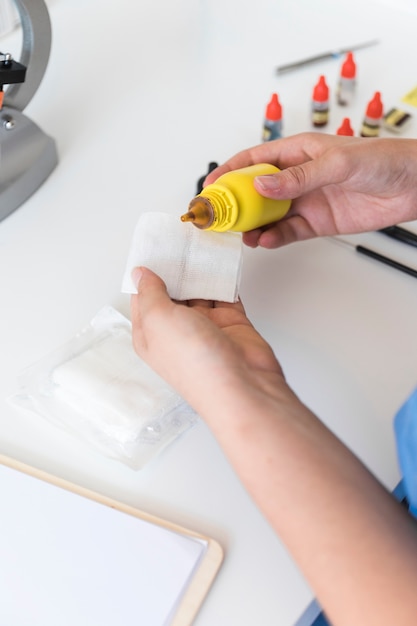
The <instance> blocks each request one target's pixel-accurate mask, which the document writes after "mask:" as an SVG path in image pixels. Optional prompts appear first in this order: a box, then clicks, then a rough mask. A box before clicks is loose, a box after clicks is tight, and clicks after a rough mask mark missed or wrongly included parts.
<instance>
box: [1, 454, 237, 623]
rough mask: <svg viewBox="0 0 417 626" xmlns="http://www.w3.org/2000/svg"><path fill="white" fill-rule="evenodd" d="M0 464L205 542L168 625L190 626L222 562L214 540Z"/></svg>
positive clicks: (7, 461) (8, 461)
mask: <svg viewBox="0 0 417 626" xmlns="http://www.w3.org/2000/svg"><path fill="white" fill-rule="evenodd" d="M0 464H1V465H4V466H6V467H9V468H11V469H14V470H17V471H19V472H22V473H24V474H28V475H29V476H32V477H34V478H38V479H40V480H43V481H45V482H47V483H50V484H52V485H55V486H56V487H60V488H61V489H65V490H66V491H70V492H72V493H75V494H77V495H79V496H82V497H84V498H88V499H89V500H93V501H95V502H98V503H99V504H103V505H105V506H108V507H110V508H112V509H116V510H118V511H121V512H122V513H127V514H128V515H132V516H133V517H137V518H139V519H142V520H144V521H147V522H150V523H151V524H155V525H157V526H161V527H162V528H166V529H168V530H171V531H173V532H176V533H180V534H182V535H185V536H186V537H193V538H196V539H201V540H203V541H205V542H206V543H207V550H206V552H205V554H204V556H203V557H202V560H201V563H200V565H199V566H198V569H197V571H196V572H195V574H194V575H193V578H192V579H191V581H190V582H189V584H188V587H187V589H186V591H185V593H184V595H183V597H182V599H181V601H180V604H179V606H178V608H177V610H176V612H175V615H174V616H173V618H172V621H171V626H191V624H192V623H193V620H194V618H195V616H196V615H197V613H198V611H199V609H200V607H201V605H202V603H203V601H204V599H205V597H206V595H207V594H208V592H209V589H210V587H211V585H212V583H213V581H214V579H215V577H216V575H217V572H218V570H219V568H220V566H221V564H222V562H223V558H224V552H223V548H222V547H221V545H220V544H219V543H218V542H217V541H216V540H215V539H212V538H211V537H207V536H206V535H202V534H200V533H197V532H195V531H193V530H190V529H188V528H185V527H184V526H180V525H179V524H174V523H173V522H169V521H167V520H165V519H163V518H161V517H157V516H156V515H151V514H150V513H146V512H145V511H141V510H140V509H137V508H135V507H133V506H130V505H128V504H124V503H123V502H119V501H118V500H113V499H112V498H108V497H107V496H104V495H102V494H100V493H97V492H95V491H91V490H90V489H86V488H85V487H81V486H79V485H76V484H75V483H72V482H70V481H68V480H65V479H63V478H58V477H57V476H53V475H52V474H49V473H48V472H45V471H43V470H40V469H37V468H35V467H32V466H31V465H26V464H25V463H22V462H21V461H17V460H16V459H12V458H11V457H8V456H5V455H3V454H0Z"/></svg>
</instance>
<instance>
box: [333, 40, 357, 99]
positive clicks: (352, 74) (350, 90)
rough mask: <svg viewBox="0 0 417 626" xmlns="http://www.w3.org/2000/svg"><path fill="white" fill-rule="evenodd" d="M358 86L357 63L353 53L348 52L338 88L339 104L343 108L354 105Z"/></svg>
mask: <svg viewBox="0 0 417 626" xmlns="http://www.w3.org/2000/svg"><path fill="white" fill-rule="evenodd" d="M355 85H356V63H355V61H354V59H353V54H352V52H348V53H347V56H346V59H345V61H344V63H343V64H342V67H341V70H340V78H339V83H338V86H337V92H336V97H337V102H338V104H340V105H341V106H347V105H348V104H351V103H352V100H353V96H354V93H355Z"/></svg>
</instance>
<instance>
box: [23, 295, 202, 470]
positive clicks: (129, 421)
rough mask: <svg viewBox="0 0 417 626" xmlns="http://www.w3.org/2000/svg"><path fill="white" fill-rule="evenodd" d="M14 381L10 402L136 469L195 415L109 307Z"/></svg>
mask: <svg viewBox="0 0 417 626" xmlns="http://www.w3.org/2000/svg"><path fill="white" fill-rule="evenodd" d="M18 383H19V392H18V393H17V394H16V395H14V396H13V397H12V398H11V402H12V404H14V405H15V406H18V407H20V408H24V409H29V410H30V411H31V412H32V413H34V414H35V415H39V416H43V417H45V418H47V419H48V420H49V421H51V422H53V423H54V424H56V425H57V426H60V427H62V428H65V429H66V430H67V431H70V432H71V433H73V434H74V435H76V436H77V437H79V438H81V439H83V440H85V441H87V442H89V443H90V444H91V445H93V446H94V447H95V448H96V449H98V450H99V451H101V452H102V453H104V454H106V455H107V456H110V457H112V458H114V459H118V460H119V461H122V462H123V463H125V464H126V465H128V466H130V467H132V468H133V469H140V468H141V467H143V466H144V465H145V464H146V463H147V462H148V461H149V460H151V459H152V458H153V457H154V456H155V455H156V454H158V453H159V452H160V451H161V450H162V449H163V448H165V446H167V445H168V444H169V443H171V442H172V441H174V440H175V439H176V438H177V437H178V436H179V435H181V434H182V433H184V432H185V431H186V430H187V429H188V428H190V427H191V426H192V425H193V424H194V423H195V422H196V421H197V419H198V417H197V415H196V414H195V412H194V411H193V410H192V409H191V407H190V406H189V405H188V404H187V403H186V402H185V401H184V400H183V399H182V398H181V396H179V395H178V394H177V393H176V392H175V391H174V390H173V389H172V388H171V387H170V386H169V385H168V384H167V383H166V382H165V381H164V380H162V378H160V376H158V375H157V374H156V373H155V372H154V371H153V370H152V369H151V368H149V367H148V365H146V363H144V361H142V360H141V359H140V357H139V356H138V355H137V354H136V353H135V351H134V349H133V346H132V331H131V324H130V321H129V320H128V319H127V318H125V317H124V316H123V315H121V314H120V313H119V312H118V311H116V310H115V309H113V308H112V307H110V306H107V307H104V308H103V309H101V310H100V311H99V312H98V313H97V314H96V315H95V317H94V318H93V319H92V320H91V322H90V323H89V324H88V326H87V327H85V328H84V329H82V330H81V331H80V332H79V333H77V334H76V335H75V336H74V337H73V338H72V339H71V340H70V341H69V342H68V343H66V344H65V345H63V346H62V347H61V348H59V349H57V350H55V351H54V352H53V353H51V354H50V355H48V356H46V357H44V358H43V359H41V360H40V361H39V362H37V363H35V364H34V365H31V366H30V367H28V368H26V369H25V370H24V371H23V372H22V373H21V375H20V377H19V381H18Z"/></svg>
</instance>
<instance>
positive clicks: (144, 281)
mask: <svg viewBox="0 0 417 626" xmlns="http://www.w3.org/2000/svg"><path fill="white" fill-rule="evenodd" d="M132 280H133V282H134V284H135V285H136V288H137V291H138V293H137V294H133V295H132V296H131V301H130V303H131V318H132V330H133V338H134V345H135V348H136V350H137V352H139V353H140V352H141V351H140V349H139V347H140V345H141V341H140V339H141V338H143V337H142V335H143V334H144V333H145V329H148V327H151V326H152V325H153V323H154V322H155V321H156V320H157V319H158V318H159V317H160V316H161V315H162V317H164V316H165V314H166V312H167V310H168V309H171V307H172V306H173V302H172V300H171V298H170V297H169V295H168V293H167V289H166V286H165V283H164V281H163V280H162V279H161V278H159V276H157V275H156V274H155V273H154V272H152V271H151V270H150V269H148V268H147V267H135V269H134V270H133V271H132Z"/></svg>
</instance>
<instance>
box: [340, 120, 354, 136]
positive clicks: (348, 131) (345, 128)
mask: <svg viewBox="0 0 417 626" xmlns="http://www.w3.org/2000/svg"><path fill="white" fill-rule="evenodd" d="M354 134H355V133H354V131H353V128H352V126H351V125H350V119H349V118H348V117H345V118H344V119H343V122H342V123H341V125H340V126H339V128H338V129H337V131H336V135H346V136H348V137H353V135H354Z"/></svg>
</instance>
